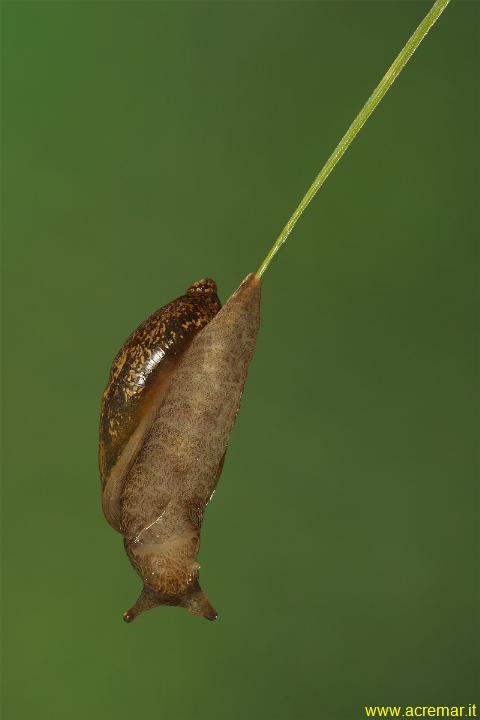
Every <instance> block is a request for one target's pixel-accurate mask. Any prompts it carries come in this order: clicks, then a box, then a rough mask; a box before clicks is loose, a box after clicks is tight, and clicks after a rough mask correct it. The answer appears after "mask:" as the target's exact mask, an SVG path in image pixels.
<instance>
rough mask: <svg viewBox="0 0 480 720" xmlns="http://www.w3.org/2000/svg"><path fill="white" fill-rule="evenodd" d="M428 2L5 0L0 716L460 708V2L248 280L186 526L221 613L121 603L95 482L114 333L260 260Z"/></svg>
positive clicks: (467, 682)
mask: <svg viewBox="0 0 480 720" xmlns="http://www.w3.org/2000/svg"><path fill="white" fill-rule="evenodd" d="M427 8H428V3H424V2H401V3H398V2H385V3H381V2H338V3H337V2H335V3H334V2H238V3H237V2H233V3H231V2H224V3H222V2H195V3H188V2H73V3H72V2H33V3H30V2H19V3H14V2H7V3H3V7H2V15H3V23H2V32H3V43H2V53H3V63H2V68H3V70H2V72H3V130H2V143H3V161H2V162H3V238H4V251H3V252H4V280H3V290H4V293H5V296H6V298H5V302H4V319H3V329H4V354H5V359H4V366H3V378H4V420H3V425H4V472H3V513H4V514H3V533H4V543H3V563H2V568H3V589H4V602H3V618H4V620H3V657H4V661H3V685H4V687H3V709H4V713H5V715H4V717H5V718H9V720H17V719H19V718H22V719H23V718H27V717H34V718H36V719H37V720H42V719H43V718H49V719H53V720H57V719H60V718H61V719H62V720H63V719H64V718H71V719H72V720H76V719H80V718H82V719H83V718H86V717H93V718H112V719H113V718H115V720H131V718H140V717H156V716H158V717H169V718H174V719H175V720H202V718H230V719H232V720H237V719H238V720H244V718H247V717H252V718H272V720H284V719H285V720H286V719H287V718H288V719H290V718H302V719H303V718H305V719H307V718H308V719H310V718H314V717H319V718H328V720H345V718H348V719H350V718H351V719H354V718H362V717H364V711H363V706H364V705H365V704H384V703H385V704H393V703H398V704H402V703H403V704H464V705H466V704H468V703H471V702H475V701H477V702H478V700H479V697H478V695H477V697H476V698H475V691H476V690H478V676H479V669H480V668H479V657H480V654H479V611H478V608H479V604H478V588H479V544H478V519H479V518H478V484H477V483H478V461H477V438H478V431H479V427H480V418H479V411H478V410H479V404H478V400H479V391H478V361H479V327H478V301H479V293H478V289H479V276H478V250H477V242H478V224H477V216H478V204H477V193H478V171H477V167H478V146H477V143H478V122H479V113H478V99H479V95H478V84H477V83H478V61H479V52H478V46H479V39H480V38H479V20H480V14H479V6H478V4H477V3H472V2H460V1H458V0H457V1H454V2H452V4H451V6H450V7H449V8H448V9H447V11H446V12H445V14H444V15H443V16H442V18H441V19H440V21H439V22H438V24H437V26H436V27H435V28H434V29H433V30H432V32H431V34H430V35H429V36H428V38H427V39H426V41H425V43H424V44H423V45H422V47H421V48H420V49H419V51H418V52H417V54H416V55H415V57H414V58H413V60H412V62H411V64H410V65H409V66H408V67H407V69H406V70H405V72H404V73H403V74H402V76H401V77H400V79H399V80H398V81H397V83H396V84H395V86H394V87H393V89H392V91H391V93H390V94H389V95H388V96H387V98H386V100H385V101H384V102H383V103H382V105H381V106H380V107H379V109H378V111H377V112H376V113H375V115H374V116H373V118H372V119H371V121H370V122H369V123H368V125H367V126H366V127H365V129H364V130H363V131H362V133H361V135H360V136H359V138H358V139H357V140H356V141H355V143H354V145H353V146H352V148H351V150H350V151H349V153H348V154H347V155H346V156H345V158H344V159H343V160H342V162H341V164H340V165H339V166H338V168H337V169H336V171H335V172H334V174H333V175H332V176H331V178H330V179H329V181H328V183H327V184H326V186H325V187H324V189H323V190H322V191H321V193H320V195H319V196H318V197H317V199H316V200H315V202H314V203H313V204H312V206H311V207H310V208H309V210H308V212H307V214H306V215H305V216H304V219H302V221H301V223H300V224H299V226H298V227H297V228H296V230H295V232H294V233H293V235H292V236H291V238H290V239H289V241H288V243H287V244H286V246H285V247H284V248H283V249H282V251H281V253H280V255H279V256H277V258H276V259H275V262H274V264H273V265H272V267H271V268H270V270H269V271H268V273H267V274H266V275H265V281H264V300H263V320H262V328H261V334H260V337H259V342H258V345H257V352H256V356H255V359H254V362H253V364H252V366H251V371H250V375H249V380H248V385H247V389H246V393H245V396H244V400H243V405H242V410H241V413H240V416H239V419H238V424H237V426H236V429H235V432H234V435H233V438H232V442H231V446H230V449H229V453H228V456H227V462H226V464H225V468H224V471H223V476H222V480H221V483H220V486H219V488H218V491H217V493H216V495H215V498H214V501H213V502H212V504H211V505H210V507H209V509H208V511H207V515H206V520H205V524H204V529H203V537H202V548H201V554H200V560H201V562H202V568H203V569H202V572H201V579H202V585H203V586H204V588H205V589H206V591H207V593H208V595H209V596H210V598H211V600H212V603H213V604H214V605H215V607H216V608H217V609H218V610H219V619H218V621H217V622H216V623H213V624H212V623H208V622H205V621H204V620H202V619H199V618H195V617H192V616H190V615H188V614H187V613H186V612H185V611H184V610H180V609H173V608H162V609H158V610H155V611H152V612H151V613H147V614H146V615H144V616H142V617H141V618H139V619H138V620H137V621H136V622H135V623H134V624H133V625H132V626H127V625H125V624H124V623H123V622H122V612H123V611H124V610H126V609H127V608H128V607H129V606H130V604H131V603H132V601H133V600H134V599H135V598H136V596H137V593H138V591H139V587H140V581H139V578H138V577H137V576H136V575H135V574H134V572H133V570H132V569H131V568H130V566H129V564H128V561H127V558H126V556H125V554H124V551H123V547H122V542H121V539H120V537H119V536H118V535H116V534H115V533H114V532H113V530H111V528H110V527H109V526H108V525H107V524H106V522H105V521H104V519H103V516H102V513H101V509H100V498H99V478H98V469H97V425H98V415H99V399H100V395H101V393H102V390H103V387H104V385H105V382H106V378H107V372H108V369H109V366H110V363H111V361H112V359H113V357H114V355H115V353H116V352H117V350H118V348H119V347H120V345H121V344H122V342H123V340H124V339H125V337H126V336H127V335H128V334H129V333H130V331H131V330H132V329H133V328H134V327H135V326H136V325H137V324H138V323H139V322H140V321H141V320H143V319H144V318H145V317H146V316H147V315H148V314H149V313H150V312H152V311H153V310H154V309H156V308H157V307H159V306H161V305H163V304H164V303H166V302H167V301H169V300H171V299H172V298H174V297H176V296H177V295H179V294H181V293H182V292H183V291H184V290H185V289H186V287H187V286H188V285H189V284H190V283H191V282H192V281H193V280H195V279H197V278H200V277H202V276H205V275H208V276H212V277H214V278H216V280H217V282H218V284H219V288H220V295H221V297H222V299H223V300H225V299H226V297H227V296H228V295H229V293H230V292H231V291H232V290H233V289H234V287H235V286H236V285H237V284H238V283H239V281H240V280H241V279H242V277H243V276H244V275H245V274H246V273H247V272H248V271H252V270H254V269H256V268H257V267H258V265H259V263H260V261H261V259H262V258H263V256H264V255H265V253H266V251H267V250H268V248H269V246H270V244H271V242H272V241H273V239H274V237H275V236H276V234H277V233H278V231H279V230H280V228H281V226H282V225H283V223H284V222H285V220H286V219H287V218H288V216H289V214H290V212H291V211H292V210H293V208H294V207H295V205H296V203H297V202H298V200H299V198H300V196H301V194H302V193H303V192H304V190H305V189H306V187H307V186H308V185H309V183H310V182H311V180H312V179H313V177H314V175H315V173H316V172H317V171H318V169H319V167H320V166H321V164H322V163H323V161H324V160H325V159H326V157H327V155H328V154H329V153H330V151H331V150H332V149H333V146H334V144H335V143H336V142H337V140H338V139H339V137H340V135H341V134H342V133H343V132H344V130H345V129H346V127H347V125H348V124H349V123H350V121H351V120H352V118H353V116H354V114H355V113H356V112H357V110H358V109H359V108H360V106H361V104H362V103H363V102H364V100H365V99H366V97H367V96H368V94H369V93H370V91H371V90H372V89H373V87H374V85H375V84H376V82H377V81H378V80H379V78H380V76H381V74H382V73H383V71H384V70H385V68H386V67H387V66H388V64H389V63H390V61H391V60H392V59H393V57H394V55H395V54H396V53H397V51H398V50H399V49H400V47H401V46H402V44H403V43H404V42H405V40H406V39H407V37H408V36H409V34H410V33H411V31H412V30H413V29H414V27H415V26H416V24H417V23H418V21H419V20H420V19H421V17H423V15H424V14H425V12H426V10H427ZM476 224H477V227H475V225H476Z"/></svg>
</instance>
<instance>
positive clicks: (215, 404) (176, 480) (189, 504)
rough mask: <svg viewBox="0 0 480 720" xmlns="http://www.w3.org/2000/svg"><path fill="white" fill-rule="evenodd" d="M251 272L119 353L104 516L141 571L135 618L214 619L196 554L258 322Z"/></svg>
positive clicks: (185, 305)
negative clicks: (183, 614) (165, 609)
mask: <svg viewBox="0 0 480 720" xmlns="http://www.w3.org/2000/svg"><path fill="white" fill-rule="evenodd" d="M260 288H261V281H260V279H259V278H258V276H256V275H253V274H251V275H248V276H247V278H245V280H244V281H243V282H242V284H241V285H240V287H239V288H238V289H237V290H236V291H235V293H234V294H233V295H232V296H231V297H230V299H229V300H228V302H227V303H226V304H225V306H224V307H223V308H222V309H221V310H220V302H219V300H218V297H217V294H216V285H215V283H214V281H213V280H200V281H198V282H196V283H194V284H193V285H192V286H191V287H190V288H189V289H188V291H187V293H186V294H185V295H183V296H182V297H180V298H178V299H177V300H174V301H173V302H171V303H169V304H168V305H166V306H165V307H163V308H161V309H160V310H158V311H157V312H156V313H154V314H153V315H151V316H150V317H149V318H148V319H147V320H146V321H145V322H144V323H142V324H141V325H140V326H139V327H138V328H137V330H135V332H134V333H133V334H132V335H130V337H129V338H128V340H127V341H126V343H125V344H124V346H123V347H122V349H121V350H120V352H119V353H118V355H117V356H116V358H115V360H114V362H113V365H112V369H111V371H110V378H109V383H108V385H107V388H106V390H105V392H104V394H103V399H102V412H101V421H100V473H101V478H102V505H103V510H104V514H105V517H106V519H107V520H108V522H109V523H110V524H111V525H112V527H114V528H115V529H116V530H118V531H119V532H120V533H121V534H122V535H123V538H124V545H125V549H126V552H127V555H128V557H129V559H130V562H131V563H132V565H133V567H134V568H135V569H136V571H137V572H138V574H139V575H140V577H141V579H142V581H143V589H142V592H141V593H140V596H139V598H138V600H137V601H136V603H135V604H134V605H133V607H132V608H131V609H130V610H128V612H126V613H125V614H124V619H125V620H126V621H127V622H131V621H132V620H133V619H134V618H135V617H136V616H137V615H138V614H139V613H141V612H142V611H144V610H148V609H150V608H153V607H156V606H158V605H177V606H182V607H185V608H186V609H187V610H189V611H190V612H191V613H193V614H195V615H202V616H203V617H205V618H207V619H209V620H214V619H215V618H216V616H217V613H216V611H215V610H214V608H213V607H212V606H211V605H210V602H209V601H208V598H207V597H206V595H205V594H204V593H203V592H202V590H201V588H200V585H199V580H198V575H199V568H200V565H199V564H198V562H197V554H198V550H199V544H200V529H201V524H202V519H203V514H204V512H205V508H206V506H207V504H208V502H209V500H210V498H211V497H212V494H213V492H214V490H215V487H216V485H217V482H218V479H219V477H220V473H221V470H222V465H223V460H224V457H225V453H226V450H227V446H228V440H229V435H230V432H231V430H232V427H233V424H234V422H235V417H236V414H237V412H238V409H239V406H240V399H241V396H242V391H243V387H244V384H245V380H246V376H247V371H248V366H249V363H250V360H251V358H252V356H253V352H254V349H255V342H256V336H257V332H258V327H259V322H260V294H261V293H260Z"/></svg>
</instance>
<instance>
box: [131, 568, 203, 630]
mask: <svg viewBox="0 0 480 720" xmlns="http://www.w3.org/2000/svg"><path fill="white" fill-rule="evenodd" d="M160 605H174V606H177V607H184V608H185V609H186V610H188V612H190V613H191V614H192V615H198V616H200V617H204V618H205V619H206V620H216V619H217V611H216V610H215V608H214V607H213V606H212V605H211V604H210V601H209V600H208V598H207V596H206V595H205V593H204V592H203V591H202V589H201V587H200V584H199V582H198V579H197V578H195V579H194V581H193V582H192V584H191V586H190V587H189V588H188V590H187V591H186V592H184V593H183V594H182V595H165V594H162V593H158V592H155V591H154V590H152V589H150V588H148V587H146V586H144V588H143V590H142V592H141V593H140V595H139V596H138V599H137V601H136V602H135V604H134V605H132V607H131V608H130V609H129V610H127V612H126V613H124V614H123V619H124V620H125V622H127V623H131V622H133V620H135V618H136V617H137V615H140V613H142V612H145V611H146V610H151V609H152V608H155V607H159V606H160Z"/></svg>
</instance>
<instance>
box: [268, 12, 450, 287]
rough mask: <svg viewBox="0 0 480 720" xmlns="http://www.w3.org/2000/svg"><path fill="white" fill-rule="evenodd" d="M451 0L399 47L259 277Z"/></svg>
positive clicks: (274, 248)
mask: <svg viewBox="0 0 480 720" xmlns="http://www.w3.org/2000/svg"><path fill="white" fill-rule="evenodd" d="M449 2H450V0H436V2H435V3H434V4H433V6H432V8H431V9H430V10H429V12H428V13H427V14H426V15H425V17H424V18H423V20H422V22H421V23H420V25H419V26H418V27H417V29H416V30H415V32H414V33H413V35H412V36H411V37H410V38H409V40H408V41H407V43H406V44H405V46H404V47H403V48H402V50H400V52H399V53H398V55H397V57H396V58H395V60H394V61H393V63H392V64H391V66H390V67H389V68H388V70H387V72H386V73H385V75H384V76H383V78H382V79H381V80H380V82H379V83H378V85H377V87H376V88H375V90H374V91H373V93H372V94H371V95H370V97H369V98H368V100H367V102H366V103H365V105H364V106H363V107H362V109H361V110H360V112H359V113H358V115H357V117H356V118H355V120H354V121H353V122H352V124H351V125H350V127H349V128H348V130H347V132H346V133H345V135H344V136H343V137H342V139H341V140H340V142H339V143H338V145H337V147H336V148H335V150H334V151H333V153H332V154H331V155H330V157H329V158H328V160H327V162H326V163H325V165H324V166H323V168H322V169H321V170H320V172H319V173H318V175H317V177H316V178H315V180H314V181H313V183H312V184H311V185H310V187H309V188H308V190H307V192H306V193H305V195H304V196H303V198H302V199H301V201H300V203H299V205H298V207H297V208H296V210H295V212H294V213H293V215H292V216H291V218H290V219H289V221H288V222H287V224H286V225H285V227H284V228H283V230H282V232H281V233H280V235H279V236H278V238H277V239H276V240H275V242H274V244H273V245H272V248H271V249H270V252H269V253H268V255H267V256H266V258H265V259H264V261H263V262H262V264H261V265H260V267H259V269H258V270H257V273H256V275H257V277H259V278H260V277H261V276H262V275H263V273H264V272H265V270H266V269H267V268H268V266H269V265H270V263H271V262H272V260H273V258H274V256H275V255H276V254H277V252H278V251H279V250H280V248H281V246H282V245H283V243H284V242H285V240H286V239H287V237H288V236H289V235H290V233H291V232H292V230H293V228H294V227H295V225H296V223H297V221H298V220H299V219H300V217H301V215H302V213H303V212H304V210H305V208H306V207H307V205H309V203H310V202H311V201H312V200H313V198H314V197H315V195H316V193H317V192H318V190H319V189H320V188H321V187H322V185H323V183H324V182H325V180H326V179H327V178H328V176H329V175H330V173H331V172H332V170H333V168H334V167H335V165H336V164H337V163H338V161H339V160H340V158H341V157H342V155H343V154H344V153H345V152H346V151H347V150H348V147H349V146H350V144H351V142H352V141H353V140H354V138H355V137H356V135H357V134H358V133H359V132H360V130H361V128H362V127H363V125H365V123H366V122H367V120H368V118H369V117H370V115H371V114H372V113H373V111H374V110H375V108H376V107H377V105H378V103H379V102H380V100H381V99H382V98H383V96H384V95H385V94H386V93H387V91H388V90H389V88H390V87H391V85H392V84H393V83H394V81H395V80H396V78H397V77H398V76H399V74H400V73H401V71H402V70H403V68H404V67H405V65H406V64H407V62H408V61H409V60H410V58H411V57H412V55H413V53H414V52H415V50H416V49H417V48H418V46H419V45H420V43H421V42H422V40H423V38H424V37H425V35H426V34H427V33H428V31H429V30H430V28H431V27H432V26H433V25H434V24H435V23H436V21H437V20H438V18H439V17H440V15H441V14H442V12H443V11H444V10H445V8H446V7H447V5H448V3H449Z"/></svg>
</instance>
